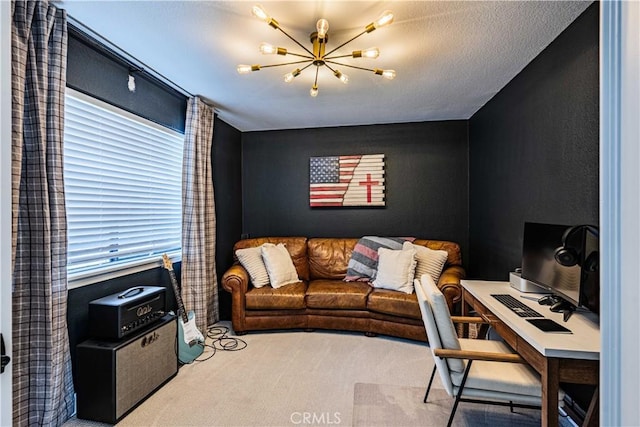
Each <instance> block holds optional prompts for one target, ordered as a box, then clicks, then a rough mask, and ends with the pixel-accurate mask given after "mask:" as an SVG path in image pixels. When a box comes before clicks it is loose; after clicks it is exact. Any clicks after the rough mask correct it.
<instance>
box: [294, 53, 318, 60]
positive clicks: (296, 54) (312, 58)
mask: <svg viewBox="0 0 640 427" xmlns="http://www.w3.org/2000/svg"><path fill="white" fill-rule="evenodd" d="M287 55H293V56H298V57H300V58H308V59H309V60H314V59H315V58H314V57H313V56H309V55H302V54H300V53H293V52H287Z"/></svg>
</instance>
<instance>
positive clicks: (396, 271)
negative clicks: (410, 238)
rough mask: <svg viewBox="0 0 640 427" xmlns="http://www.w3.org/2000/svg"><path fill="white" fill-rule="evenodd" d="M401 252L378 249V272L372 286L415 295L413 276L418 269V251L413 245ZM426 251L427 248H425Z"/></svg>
mask: <svg viewBox="0 0 640 427" xmlns="http://www.w3.org/2000/svg"><path fill="white" fill-rule="evenodd" d="M407 244H408V245H409V246H408V248H407V249H403V250H401V251H393V250H391V249H386V248H380V249H378V272H377V274H376V279H375V280H374V281H373V283H372V285H373V287H374V288H384V289H392V290H394V291H400V292H404V293H405V294H410V293H413V274H414V272H415V269H416V258H415V256H416V251H415V249H413V245H412V244H411V243H409V242H406V243H405V245H407ZM423 249H425V248H423Z"/></svg>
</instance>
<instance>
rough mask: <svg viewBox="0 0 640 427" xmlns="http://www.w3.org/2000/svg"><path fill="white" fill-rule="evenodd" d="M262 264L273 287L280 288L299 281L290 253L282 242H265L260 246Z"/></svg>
mask: <svg viewBox="0 0 640 427" xmlns="http://www.w3.org/2000/svg"><path fill="white" fill-rule="evenodd" d="M261 248H262V249H261V252H262V259H263V260H264V266H265V268H266V269H267V273H268V274H269V282H270V283H271V286H272V287H274V288H281V287H283V286H285V285H289V284H291V283H297V282H299V281H300V279H299V278H298V273H297V271H296V267H295V266H294V265H293V261H292V260H291V255H289V252H288V251H287V248H285V246H284V245H283V244H282V243H278V244H277V245H274V244H273V243H265V244H264V245H262V246H261Z"/></svg>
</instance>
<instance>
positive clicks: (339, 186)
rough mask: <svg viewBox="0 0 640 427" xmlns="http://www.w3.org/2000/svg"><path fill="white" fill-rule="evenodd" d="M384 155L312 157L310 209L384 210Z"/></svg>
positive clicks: (310, 162)
mask: <svg viewBox="0 0 640 427" xmlns="http://www.w3.org/2000/svg"><path fill="white" fill-rule="evenodd" d="M384 185H385V177H384V154H364V155H355V156H327V157H311V158H310V159H309V206H311V207H313V208H315V207H325V206H384V205H385V198H384V188H385V187H384Z"/></svg>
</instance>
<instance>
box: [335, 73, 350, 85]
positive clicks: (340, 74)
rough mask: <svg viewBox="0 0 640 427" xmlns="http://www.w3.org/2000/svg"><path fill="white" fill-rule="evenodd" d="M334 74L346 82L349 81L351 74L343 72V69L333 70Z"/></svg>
mask: <svg viewBox="0 0 640 427" xmlns="http://www.w3.org/2000/svg"><path fill="white" fill-rule="evenodd" d="M333 75H334V76H336V77H337V78H339V79H340V81H341V82H342V83H344V84H347V83H349V76H347V75H346V74H343V73H342V72H341V71H339V70H336V71H334V72H333Z"/></svg>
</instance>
